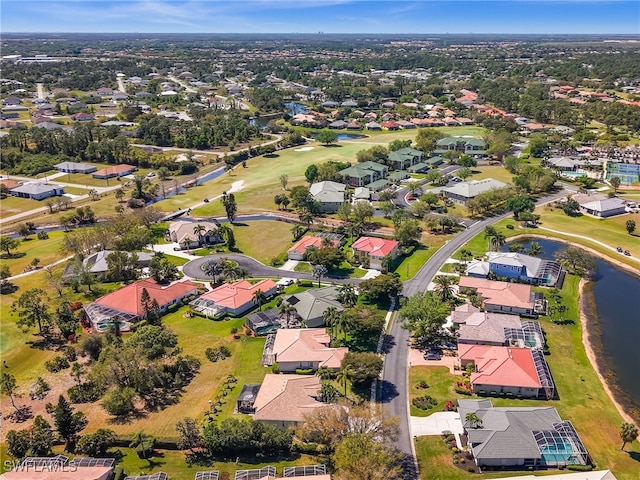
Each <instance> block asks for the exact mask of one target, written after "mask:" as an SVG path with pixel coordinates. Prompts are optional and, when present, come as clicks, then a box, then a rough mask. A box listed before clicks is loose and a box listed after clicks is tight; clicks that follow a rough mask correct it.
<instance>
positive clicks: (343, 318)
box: [335, 312, 352, 341]
mask: <svg viewBox="0 0 640 480" xmlns="http://www.w3.org/2000/svg"><path fill="white" fill-rule="evenodd" d="M335 322H336V329H338V330H341V331H342V334H343V335H344V340H345V341H346V340H347V333H348V331H349V329H350V327H351V325H352V320H351V316H350V315H348V314H347V313H345V312H338V314H337V315H336V319H335ZM336 336H337V334H336Z"/></svg>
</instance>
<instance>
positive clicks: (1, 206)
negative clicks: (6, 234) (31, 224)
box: [0, 195, 46, 217]
mask: <svg viewBox="0 0 640 480" xmlns="http://www.w3.org/2000/svg"><path fill="white" fill-rule="evenodd" d="M40 207H46V205H45V203H44V201H39V200H31V199H30V198H19V197H14V196H11V195H9V196H8V197H6V198H3V199H2V200H0V212H2V216H3V217H10V216H12V215H16V214H18V213H22V212H28V211H29V210H33V209H35V208H40Z"/></svg>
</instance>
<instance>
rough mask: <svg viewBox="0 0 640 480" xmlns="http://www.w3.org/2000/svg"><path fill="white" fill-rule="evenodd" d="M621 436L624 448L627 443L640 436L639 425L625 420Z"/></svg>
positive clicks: (621, 427) (621, 428)
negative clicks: (639, 433)
mask: <svg viewBox="0 0 640 480" xmlns="http://www.w3.org/2000/svg"><path fill="white" fill-rule="evenodd" d="M620 438H622V450H624V446H625V445H626V444H627V443H630V442H633V441H634V440H635V439H636V438H638V427H636V426H635V425H634V424H633V423H627V422H624V423H623V424H622V425H621V426H620Z"/></svg>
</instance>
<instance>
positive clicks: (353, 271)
mask: <svg viewBox="0 0 640 480" xmlns="http://www.w3.org/2000/svg"><path fill="white" fill-rule="evenodd" d="M294 270H295V271H296V272H304V273H312V272H313V266H312V265H311V264H310V263H309V262H300V263H298V264H297V265H296V266H295V268H294ZM366 273H367V271H366V270H364V269H362V268H358V267H352V266H351V265H350V264H349V263H348V262H342V264H341V265H340V267H339V268H334V269H331V270H329V275H330V276H332V277H334V276H335V277H351V278H362V277H364V276H365V275H366Z"/></svg>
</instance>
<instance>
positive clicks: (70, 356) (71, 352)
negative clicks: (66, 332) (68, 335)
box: [62, 345, 78, 362]
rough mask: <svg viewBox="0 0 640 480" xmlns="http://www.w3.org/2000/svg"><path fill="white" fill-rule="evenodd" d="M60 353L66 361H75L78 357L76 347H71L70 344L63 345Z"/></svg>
mask: <svg viewBox="0 0 640 480" xmlns="http://www.w3.org/2000/svg"><path fill="white" fill-rule="evenodd" d="M62 354H63V355H64V358H66V359H67V361H69V362H75V361H76V360H77V359H78V355H77V353H76V349H75V348H73V347H72V346H71V345H69V346H67V347H65V349H64V351H63V352H62Z"/></svg>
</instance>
